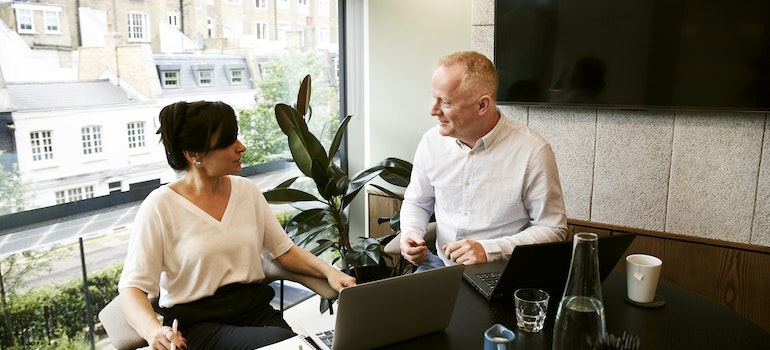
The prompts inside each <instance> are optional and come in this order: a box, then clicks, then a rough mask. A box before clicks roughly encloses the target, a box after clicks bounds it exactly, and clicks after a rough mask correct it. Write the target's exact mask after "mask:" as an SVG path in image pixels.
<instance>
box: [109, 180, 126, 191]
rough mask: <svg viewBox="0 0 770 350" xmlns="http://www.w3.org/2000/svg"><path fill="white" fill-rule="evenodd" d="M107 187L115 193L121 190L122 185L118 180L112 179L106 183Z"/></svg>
mask: <svg viewBox="0 0 770 350" xmlns="http://www.w3.org/2000/svg"><path fill="white" fill-rule="evenodd" d="M107 188H108V189H109V191H110V193H115V192H120V191H122V190H123V185H122V184H121V183H120V181H114V182H110V183H109V184H107Z"/></svg>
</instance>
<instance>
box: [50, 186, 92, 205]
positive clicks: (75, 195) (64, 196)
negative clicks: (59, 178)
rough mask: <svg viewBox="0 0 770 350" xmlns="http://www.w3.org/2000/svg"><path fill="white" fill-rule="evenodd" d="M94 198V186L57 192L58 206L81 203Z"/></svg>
mask: <svg viewBox="0 0 770 350" xmlns="http://www.w3.org/2000/svg"><path fill="white" fill-rule="evenodd" d="M88 198H94V186H85V187H75V188H68V189H67V190H65V191H56V204H64V203H69V202H75V201H80V200H83V199H88Z"/></svg>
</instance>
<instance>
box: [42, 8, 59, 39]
mask: <svg viewBox="0 0 770 350" xmlns="http://www.w3.org/2000/svg"><path fill="white" fill-rule="evenodd" d="M50 15H53V18H51V17H49V16H50ZM51 20H53V22H55V23H53V25H52V24H51V23H50V21H51ZM60 23H61V21H60V20H59V11H49V10H43V27H44V30H45V32H46V33H47V34H61V25H60ZM52 27H53V28H52Z"/></svg>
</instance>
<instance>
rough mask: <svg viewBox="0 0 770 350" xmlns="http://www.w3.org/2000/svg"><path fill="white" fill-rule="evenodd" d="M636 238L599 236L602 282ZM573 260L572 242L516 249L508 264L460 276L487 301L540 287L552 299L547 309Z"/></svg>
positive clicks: (487, 266)
mask: <svg viewBox="0 0 770 350" xmlns="http://www.w3.org/2000/svg"><path fill="white" fill-rule="evenodd" d="M635 237H636V235H635V234H633V233H627V234H626V233H623V234H615V235H612V236H606V237H600V238H599V244H598V248H597V250H598V252H599V275H600V278H601V281H602V282H604V280H605V279H606V278H607V276H608V275H609V274H610V272H611V271H612V269H613V268H614V267H615V265H616V264H617V263H618V261H619V260H620V259H621V257H623V255H624V253H625V251H626V249H628V246H629V245H631V242H632V241H633V240H634V238H635ZM571 260H572V241H565V242H557V243H542V244H531V245H521V246H517V247H516V248H515V249H514V250H513V254H511V258H510V259H509V260H508V261H495V262H491V263H486V264H476V265H468V266H466V267H465V271H464V272H463V277H464V278H465V280H466V281H468V282H469V283H470V284H471V285H473V286H474V287H475V288H476V289H477V290H478V291H479V292H481V294H482V295H483V296H484V297H485V298H487V299H489V300H493V299H504V298H513V292H514V291H515V290H516V289H518V288H530V287H535V288H540V289H543V290H545V291H546V292H548V294H550V296H551V302H549V309H551V306H553V305H554V304H558V300H560V299H561V297H562V294H563V293H564V288H565V287H566V284H567V277H568V276H569V268H570V263H571Z"/></svg>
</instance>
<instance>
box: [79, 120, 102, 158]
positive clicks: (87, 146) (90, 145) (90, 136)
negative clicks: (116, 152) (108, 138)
mask: <svg viewBox="0 0 770 350" xmlns="http://www.w3.org/2000/svg"><path fill="white" fill-rule="evenodd" d="M80 134H81V140H82V141H83V154H85V155H89V154H96V153H102V127H101V126H98V125H94V126H85V127H83V128H81V129H80Z"/></svg>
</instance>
